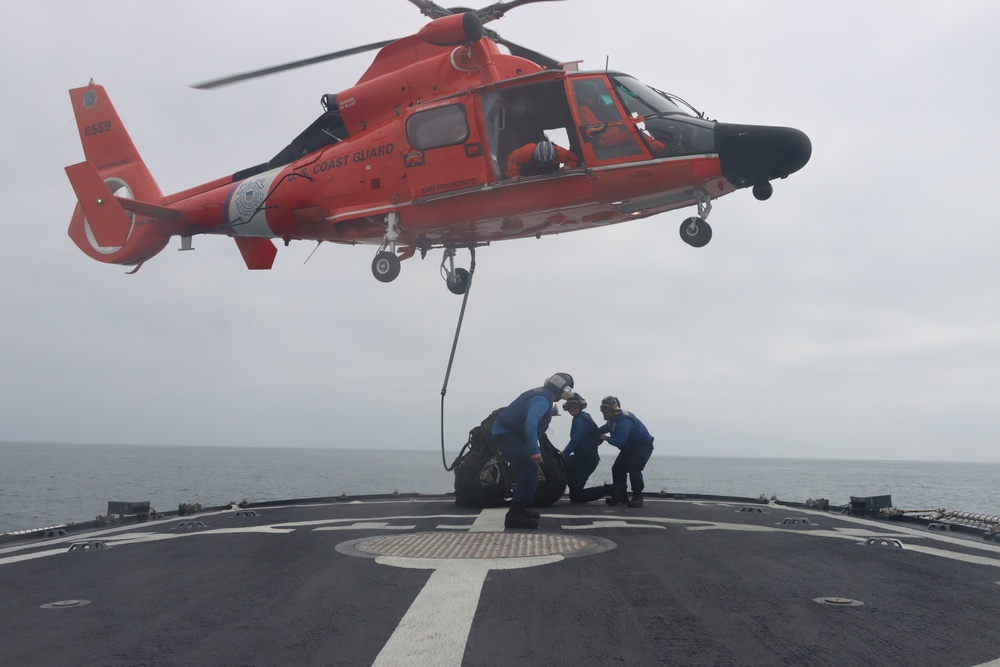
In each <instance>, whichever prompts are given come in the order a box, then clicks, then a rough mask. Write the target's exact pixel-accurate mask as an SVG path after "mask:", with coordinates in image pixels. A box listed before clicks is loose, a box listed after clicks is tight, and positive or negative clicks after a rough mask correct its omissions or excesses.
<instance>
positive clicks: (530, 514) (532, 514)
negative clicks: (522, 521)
mask: <svg viewBox="0 0 1000 667" xmlns="http://www.w3.org/2000/svg"><path fill="white" fill-rule="evenodd" d="M523 511H524V516H526V517H528V518H529V519H534V520H535V521H538V520H539V519H541V518H542V515H541V514H539V513H538V512H536V511H535V510H529V509H528V508H527V507H525V508H524V510H523Z"/></svg>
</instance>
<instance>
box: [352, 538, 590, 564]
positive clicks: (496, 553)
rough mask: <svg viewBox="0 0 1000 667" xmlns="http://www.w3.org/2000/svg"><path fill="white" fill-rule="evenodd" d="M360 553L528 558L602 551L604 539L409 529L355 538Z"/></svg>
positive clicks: (454, 557) (405, 555) (410, 556)
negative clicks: (403, 533) (430, 531)
mask: <svg viewBox="0 0 1000 667" xmlns="http://www.w3.org/2000/svg"><path fill="white" fill-rule="evenodd" d="M352 545H353V548H354V550H355V551H357V552H360V555H368V556H394V557H399V558H444V559H483V558H528V557H537V556H553V555H561V556H579V555H584V554H585V553H594V552H595V551H603V550H606V549H607V548H609V547H608V543H607V541H606V540H602V539H600V538H595V537H580V536H576V535H573V536H570V535H559V534H551V533H515V532H510V533H506V532H505V533H490V532H482V533H409V534H405V535H386V536H379V537H370V538H365V539H361V540H357V541H355V542H353V543H352Z"/></svg>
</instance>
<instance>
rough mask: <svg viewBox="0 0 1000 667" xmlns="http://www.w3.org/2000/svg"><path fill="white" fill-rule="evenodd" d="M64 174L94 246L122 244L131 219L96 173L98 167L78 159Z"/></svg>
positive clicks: (127, 233) (126, 237) (125, 238)
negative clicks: (71, 188)
mask: <svg viewBox="0 0 1000 667" xmlns="http://www.w3.org/2000/svg"><path fill="white" fill-rule="evenodd" d="M66 175H67V176H68V177H69V182H70V185H72V186H73V192H75V193H76V198H77V200H78V201H79V202H80V207H81V208H82V209H83V214H84V215H85V216H86V217H87V220H86V222H87V224H88V226H89V228H90V231H91V232H92V233H93V235H94V240H95V241H96V242H97V245H99V246H102V247H121V246H123V245H125V242H126V241H127V240H128V236H129V232H130V231H132V218H130V217H129V215H128V213H126V212H125V209H124V208H122V205H121V204H120V203H119V202H118V200H117V199H115V196H114V195H113V194H112V193H111V189H110V188H109V187H108V185H107V183H105V182H104V179H102V178H101V176H100V174H98V173H97V168H96V167H94V165H92V164H91V163H90V162H80V163H78V164H74V165H70V166H69V167H66Z"/></svg>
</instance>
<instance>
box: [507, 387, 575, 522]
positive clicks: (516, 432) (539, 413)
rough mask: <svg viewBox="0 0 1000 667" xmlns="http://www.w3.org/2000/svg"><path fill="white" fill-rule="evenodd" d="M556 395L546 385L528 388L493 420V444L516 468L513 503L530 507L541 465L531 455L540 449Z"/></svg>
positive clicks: (512, 466)
mask: <svg viewBox="0 0 1000 667" xmlns="http://www.w3.org/2000/svg"><path fill="white" fill-rule="evenodd" d="M556 398H558V397H554V396H553V395H552V393H551V392H550V391H549V389H547V388H546V387H537V388H535V389H529V390H528V391H526V392H524V393H523V394H521V395H520V396H518V397H517V398H515V399H514V400H513V401H512V402H511V404H510V405H508V406H507V407H506V408H505V409H504V411H503V412H501V413H500V414H499V415H498V416H497V419H496V421H495V422H493V431H492V432H491V436H492V438H493V444H494V445H495V446H496V448H497V449H499V450H500V453H501V454H503V455H504V458H506V459H507V462H508V463H509V464H510V466H511V468H513V469H514V473H515V475H516V479H517V482H516V484H515V486H514V497H513V498H511V505H512V506H513V505H523V506H525V507H527V506H528V505H530V504H531V501H533V500H534V499H535V490H536V489H537V488H538V473H539V467H538V464H537V463H535V461H534V460H533V459H532V458H531V457H532V455H534V454H539V453H540V452H539V450H538V434H539V433H545V430H546V429H548V427H549V421H551V419H552V405H553V403H554V402H555V400H556Z"/></svg>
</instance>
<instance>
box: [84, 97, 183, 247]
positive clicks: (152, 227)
mask: <svg viewBox="0 0 1000 667" xmlns="http://www.w3.org/2000/svg"><path fill="white" fill-rule="evenodd" d="M69 94H70V98H71V99H72V101H73V112H74V114H75V115H76V124H77V127H78V129H79V130H80V141H81V142H82V143H83V154H84V157H85V158H86V160H85V161H84V162H81V163H79V164H75V165H72V166H69V167H66V175H67V176H68V177H69V180H70V184H71V185H72V186H73V190H74V192H75V193H76V197H77V200H78V202H79V203H78V204H77V206H76V210H75V211H73V218H72V220H71V221H70V225H69V237H70V238H71V239H73V242H74V243H76V245H77V246H78V247H79V248H80V250H82V251H83V252H85V253H86V254H87V255H89V256H90V257H92V258H94V259H96V260H99V261H102V262H108V263H111V264H124V265H126V266H134V265H138V264H142V262H144V261H146V260H147V259H149V258H150V257H152V256H153V255H155V254H156V253H158V252H160V251H161V250H163V248H164V247H166V245H167V242H168V241H169V240H170V226H169V225H168V224H167V221H168V220H169V219H170V218H171V217H175V216H176V215H177V213H176V212H174V211H171V210H170V209H167V208H164V207H162V206H161V204H162V202H163V193H161V192H160V188H159V186H157V185H156V181H155V180H153V176H152V175H151V174H150V173H149V170H148V169H147V168H146V164H145V163H144V162H143V161H142V158H141V157H140V156H139V152H138V151H137V150H136V149H135V145H134V144H133V143H132V138H131V137H129V135H128V132H127V131H126V130H125V126H124V125H122V122H121V119H120V118H119V117H118V112H116V111H115V108H114V106H112V104H111V100H110V99H109V98H108V96H107V94H106V93H105V92H104V88H103V87H102V86H98V85H94V84H91V85H89V86H86V87H84V88H74V89H73V90H70V91H69Z"/></svg>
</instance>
